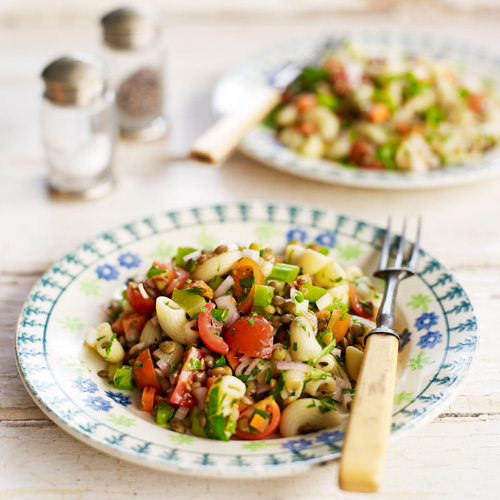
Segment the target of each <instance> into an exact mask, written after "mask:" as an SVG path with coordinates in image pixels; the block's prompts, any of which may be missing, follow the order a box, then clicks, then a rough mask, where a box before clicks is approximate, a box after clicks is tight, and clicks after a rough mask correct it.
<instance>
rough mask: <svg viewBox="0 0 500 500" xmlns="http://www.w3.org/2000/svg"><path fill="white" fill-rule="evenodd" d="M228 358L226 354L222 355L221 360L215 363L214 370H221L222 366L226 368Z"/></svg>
mask: <svg viewBox="0 0 500 500" xmlns="http://www.w3.org/2000/svg"><path fill="white" fill-rule="evenodd" d="M226 365H227V363H226V358H225V357H224V354H221V355H220V357H219V359H218V360H216V361H215V363H214V368H219V367H221V366H226Z"/></svg>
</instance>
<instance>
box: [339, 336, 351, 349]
mask: <svg viewBox="0 0 500 500" xmlns="http://www.w3.org/2000/svg"><path fill="white" fill-rule="evenodd" d="M349 346H350V344H349V341H348V340H347V338H346V337H344V338H343V339H342V340H341V342H340V348H341V349H342V350H343V351H345V350H346V349H347V348H348V347H349Z"/></svg>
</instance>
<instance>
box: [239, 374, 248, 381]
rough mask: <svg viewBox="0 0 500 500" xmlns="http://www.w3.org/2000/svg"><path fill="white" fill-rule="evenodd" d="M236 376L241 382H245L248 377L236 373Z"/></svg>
mask: <svg viewBox="0 0 500 500" xmlns="http://www.w3.org/2000/svg"><path fill="white" fill-rule="evenodd" d="M236 378H239V379H240V380H241V381H242V382H246V381H247V380H248V379H249V378H250V375H236Z"/></svg>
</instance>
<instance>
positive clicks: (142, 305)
mask: <svg viewBox="0 0 500 500" xmlns="http://www.w3.org/2000/svg"><path fill="white" fill-rule="evenodd" d="M146 295H147V294H146ZM127 300H128V301H129V303H130V305H131V306H132V307H133V308H134V309H135V311H137V312H138V313H139V314H148V315H151V314H153V313H154V312H155V310H156V302H155V299H153V298H152V297H149V296H148V297H147V298H146V297H145V296H144V295H143V294H142V293H141V291H140V289H139V285H138V284H137V283H133V282H132V281H129V282H128V285H127Z"/></svg>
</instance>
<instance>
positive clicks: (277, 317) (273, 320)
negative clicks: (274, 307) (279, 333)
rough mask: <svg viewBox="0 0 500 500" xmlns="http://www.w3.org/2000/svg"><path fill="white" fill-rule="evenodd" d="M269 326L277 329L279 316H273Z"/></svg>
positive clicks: (279, 322) (279, 321)
mask: <svg viewBox="0 0 500 500" xmlns="http://www.w3.org/2000/svg"><path fill="white" fill-rule="evenodd" d="M271 324H272V325H273V326H274V328H279V327H280V326H281V318H280V317H279V316H274V317H273V319H272V320H271Z"/></svg>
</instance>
